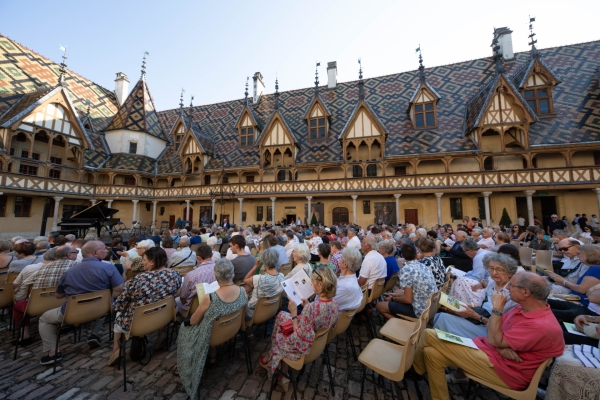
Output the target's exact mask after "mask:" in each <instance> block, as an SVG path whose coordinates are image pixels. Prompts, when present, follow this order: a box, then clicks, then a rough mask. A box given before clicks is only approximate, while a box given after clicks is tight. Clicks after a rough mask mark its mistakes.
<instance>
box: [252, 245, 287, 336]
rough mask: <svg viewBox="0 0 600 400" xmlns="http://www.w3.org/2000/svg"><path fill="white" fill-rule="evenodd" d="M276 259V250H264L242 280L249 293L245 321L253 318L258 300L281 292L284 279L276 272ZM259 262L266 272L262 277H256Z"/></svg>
mask: <svg viewBox="0 0 600 400" xmlns="http://www.w3.org/2000/svg"><path fill="white" fill-rule="evenodd" d="M278 259H279V253H278V252H277V250H275V249H273V248H270V249H266V250H265V251H263V253H262V255H261V256H260V258H257V259H256V264H255V265H254V267H253V268H252V269H251V270H250V271H248V274H247V275H246V277H245V278H244V283H245V284H246V291H247V292H251V295H250V299H249V300H248V308H247V309H246V320H251V319H252V317H253V316H254V311H255V309H256V303H258V299H260V298H263V297H271V296H275V295H277V294H279V293H280V292H281V291H282V290H283V286H281V282H283V279H284V277H283V274H280V273H279V272H278V271H277V260H278ZM261 261H262V265H263V266H264V267H265V270H266V272H265V273H264V274H262V275H260V274H259V275H257V274H256V270H258V268H260V265H261ZM248 334H249V335H250V334H252V331H250V332H248Z"/></svg>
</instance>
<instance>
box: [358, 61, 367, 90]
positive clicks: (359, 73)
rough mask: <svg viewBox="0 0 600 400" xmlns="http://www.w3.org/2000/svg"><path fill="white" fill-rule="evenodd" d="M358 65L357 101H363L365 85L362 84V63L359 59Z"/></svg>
mask: <svg viewBox="0 0 600 400" xmlns="http://www.w3.org/2000/svg"><path fill="white" fill-rule="evenodd" d="M358 65H359V69H358V99H359V100H364V99H365V87H364V86H365V83H364V82H363V75H362V62H361V60H360V58H359V59H358Z"/></svg>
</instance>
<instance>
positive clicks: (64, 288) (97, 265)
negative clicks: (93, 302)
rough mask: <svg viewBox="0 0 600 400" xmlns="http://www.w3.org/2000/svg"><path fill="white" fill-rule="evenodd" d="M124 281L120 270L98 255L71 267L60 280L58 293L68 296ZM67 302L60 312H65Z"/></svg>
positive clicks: (103, 288) (108, 287) (115, 285)
mask: <svg viewBox="0 0 600 400" xmlns="http://www.w3.org/2000/svg"><path fill="white" fill-rule="evenodd" d="M122 283H123V277H122V276H121V275H119V271H117V269H116V268H115V267H114V266H113V265H112V264H109V263H105V262H102V261H100V260H98V259H97V258H96V257H88V258H84V259H83V261H81V262H80V263H79V264H75V265H74V266H72V267H71V268H69V269H68V270H67V271H66V272H65V273H64V274H63V276H62V277H61V278H60V280H59V281H58V286H57V287H56V293H59V294H62V293H64V294H65V296H66V297H69V296H72V295H76V294H84V293H92V292H99V291H101V290H106V289H112V288H115V287H117V286H119V285H120V284H122ZM66 306H67V302H66V301H65V303H64V304H63V305H62V307H61V309H60V312H61V313H63V314H64V313H65V308H66Z"/></svg>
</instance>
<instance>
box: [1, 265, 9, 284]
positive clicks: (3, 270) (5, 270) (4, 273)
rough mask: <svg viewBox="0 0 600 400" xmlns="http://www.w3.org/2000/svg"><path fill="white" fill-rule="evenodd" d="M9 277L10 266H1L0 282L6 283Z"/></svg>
mask: <svg viewBox="0 0 600 400" xmlns="http://www.w3.org/2000/svg"><path fill="white" fill-rule="evenodd" d="M7 277H8V267H6V268H0V283H6V278H7Z"/></svg>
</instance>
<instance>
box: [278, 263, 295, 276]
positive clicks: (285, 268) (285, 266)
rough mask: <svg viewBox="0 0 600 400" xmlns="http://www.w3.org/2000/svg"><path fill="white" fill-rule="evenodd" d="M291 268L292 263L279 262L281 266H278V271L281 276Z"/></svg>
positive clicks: (285, 274)
mask: <svg viewBox="0 0 600 400" xmlns="http://www.w3.org/2000/svg"><path fill="white" fill-rule="evenodd" d="M291 270H292V263H287V264H281V268H279V273H280V274H283V276H284V277H285V276H287V274H289V273H290V271H291Z"/></svg>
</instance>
